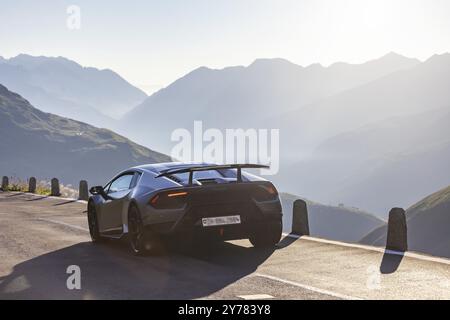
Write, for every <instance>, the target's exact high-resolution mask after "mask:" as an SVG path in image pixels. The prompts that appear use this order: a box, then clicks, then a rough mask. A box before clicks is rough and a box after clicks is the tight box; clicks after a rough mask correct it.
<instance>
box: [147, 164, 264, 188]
mask: <svg viewBox="0 0 450 320" xmlns="http://www.w3.org/2000/svg"><path fill="white" fill-rule="evenodd" d="M269 168H270V167H269V166H265V165H262V164H223V165H209V166H198V167H185V168H176V169H168V170H164V171H161V173H160V174H158V175H157V176H156V178H160V177H167V176H170V175H173V174H177V173H188V172H189V184H192V182H193V177H194V172H196V171H210V170H223V169H237V182H242V169H269Z"/></svg>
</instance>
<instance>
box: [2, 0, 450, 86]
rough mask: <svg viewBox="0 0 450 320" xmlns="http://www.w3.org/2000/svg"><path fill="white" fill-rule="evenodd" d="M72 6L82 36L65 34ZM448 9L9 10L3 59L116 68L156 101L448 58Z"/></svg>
mask: <svg viewBox="0 0 450 320" xmlns="http://www.w3.org/2000/svg"><path fill="white" fill-rule="evenodd" d="M69 5H78V6H79V7H80V9H81V29H80V30H69V29H68V28H67V27H66V20H67V17H68V14H67V12H66V10H67V7H68V6H69ZM449 10H450V2H449V1H446V0H396V1H388V0H373V1H372V0H364V1H362V0H341V1H335V0H320V1H318V0H302V1H298V0H292V1H291V0H284V1H268V0H246V1H240V0H221V1H214V3H212V2H210V1H207V0H203V1H202V0H193V1H188V2H187V1H133V2H121V3H113V2H111V1H103V0H102V1H95V2H94V1H84V0H83V1H82V0H78V1H73V0H71V1H58V2H55V1H39V2H36V1H31V0H29V1H17V0H15V1H8V0H7V1H5V0H2V3H1V11H0V42H1V43H2V44H3V46H2V48H1V51H0V56H3V57H6V58H8V57H11V56H15V55H17V54H19V53H23V52H26V53H28V54H32V55H46V56H65V57H68V58H70V59H73V60H75V61H77V62H79V63H81V64H82V65H84V66H95V67H99V68H111V69H113V70H115V71H117V72H118V73H119V74H121V75H122V76H124V77H125V78H126V79H127V80H129V81H130V82H131V83H133V84H135V85H137V86H138V87H140V88H142V89H143V90H145V91H146V92H147V93H152V92H154V91H155V90H157V89H159V88H161V87H164V86H167V85H168V84H170V83H171V82H172V81H174V80H176V79H177V78H179V77H180V76H183V75H184V74H186V73H188V72H189V71H191V70H193V69H195V68H197V67H199V66H208V67H212V68H222V67H225V66H230V65H248V64H250V63H251V62H252V61H253V60H255V59H256V58H272V57H282V58H285V59H288V60H290V61H292V62H294V63H297V64H301V65H309V64H312V63H321V64H323V65H329V64H331V63H333V62H336V61H345V62H350V63H360V62H364V61H367V60H370V59H373V58H375V57H379V56H382V55H383V54H385V53H386V52H390V51H395V52H398V53H400V54H403V55H406V56H411V57H417V58H419V59H421V60H425V59H427V58H428V57H430V56H431V55H433V54H435V53H443V52H447V51H450V42H449V41H448V39H449V38H450V19H448V12H450V11H449Z"/></svg>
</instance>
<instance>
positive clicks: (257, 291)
mask: <svg viewBox="0 0 450 320" xmlns="http://www.w3.org/2000/svg"><path fill="white" fill-rule="evenodd" d="M85 210H86V204H84V203H79V202H74V201H70V200H65V199H57V198H47V197H39V196H34V195H29V194H21V193H1V192H0V299H243V298H246V299H252V298H273V299H450V260H445V259H434V258H429V257H425V256H419V255H418V256H409V255H406V256H401V255H392V254H387V253H384V252H383V251H382V250H380V249H375V248H364V247H355V246H349V245H346V244H340V243H329V242H327V241H322V240H320V239H311V238H306V239H305V238H302V239H294V238H291V237H286V238H284V239H283V241H282V242H281V243H280V244H279V246H278V248H276V250H269V251H264V250H256V249H254V248H252V247H251V245H250V243H249V242H248V241H246V240H245V241H236V242H229V243H224V244H219V245H214V246H212V247H207V248H199V249H198V250H193V252H191V253H188V254H186V253H184V254H183V253H180V252H177V250H174V249H167V250H166V251H165V252H163V253H162V254H161V255H159V256H156V257H154V256H149V257H135V256H133V255H132V254H131V253H130V252H129V251H128V247H127V246H126V244H124V243H122V242H119V241H111V242H108V243H105V244H92V243H91V242H90V237H89V233H88V230H87V228H88V227H87V219H86V211H85ZM71 265H76V266H79V267H80V271H81V278H80V279H81V281H80V283H81V289H79V290H78V289H73V290H69V289H68V288H67V285H66V282H67V279H68V277H69V276H70V274H67V273H66V271H67V268H68V267H69V266H71Z"/></svg>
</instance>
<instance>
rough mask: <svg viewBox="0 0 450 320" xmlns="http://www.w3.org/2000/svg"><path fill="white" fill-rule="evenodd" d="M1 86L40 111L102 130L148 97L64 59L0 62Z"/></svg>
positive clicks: (111, 77)
mask: <svg viewBox="0 0 450 320" xmlns="http://www.w3.org/2000/svg"><path fill="white" fill-rule="evenodd" d="M0 83H2V84H4V85H6V86H7V87H8V88H9V89H11V90H12V91H14V92H17V93H19V94H21V95H22V96H24V97H27V99H29V101H30V102H31V103H32V104H33V105H34V106H36V107H37V108H39V109H41V110H43V111H45V112H51V113H55V114H58V115H61V116H67V117H71V118H74V119H77V120H81V121H84V122H87V123H91V124H95V125H97V126H101V127H111V126H112V124H113V123H114V121H113V120H112V118H115V117H116V118H117V117H119V116H121V115H122V114H124V113H125V112H127V111H128V110H130V108H132V107H133V106H135V105H137V104H139V103H140V102H142V101H143V100H144V99H145V98H146V97H147V95H146V94H145V93H144V92H143V91H141V90H140V89H138V88H136V87H134V86H132V85H131V84H129V83H128V82H127V81H125V80H124V79H123V78H122V77H120V76H119V75H118V74H116V73H115V72H113V71H111V70H98V69H95V68H86V67H82V66H80V65H79V64H77V63H76V62H74V61H71V60H68V59H66V58H63V57H57V58H50V57H34V56H30V55H24V54H21V55H18V56H16V57H14V58H10V59H3V60H0Z"/></svg>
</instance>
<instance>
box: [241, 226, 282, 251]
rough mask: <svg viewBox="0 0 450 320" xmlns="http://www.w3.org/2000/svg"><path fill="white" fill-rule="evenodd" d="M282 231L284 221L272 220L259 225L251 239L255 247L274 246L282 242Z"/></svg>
mask: <svg viewBox="0 0 450 320" xmlns="http://www.w3.org/2000/svg"><path fill="white" fill-rule="evenodd" d="M282 232H283V224H282V222H281V221H271V222H268V223H264V224H262V225H261V226H259V227H258V228H257V229H256V230H255V231H254V233H253V234H252V235H251V236H250V238H249V240H250V242H251V244H252V245H253V246H254V247H255V248H272V247H274V246H275V245H277V244H278V243H279V242H280V240H281V234H282Z"/></svg>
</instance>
